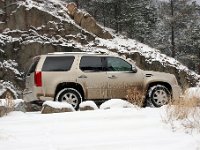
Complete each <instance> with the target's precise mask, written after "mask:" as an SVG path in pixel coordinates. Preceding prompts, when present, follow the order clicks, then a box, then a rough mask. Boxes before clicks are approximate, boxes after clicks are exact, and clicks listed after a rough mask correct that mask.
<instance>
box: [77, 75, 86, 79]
mask: <svg viewBox="0 0 200 150" xmlns="http://www.w3.org/2000/svg"><path fill="white" fill-rule="evenodd" d="M78 78H82V79H85V78H87V76H86V75H81V76H79V77H78Z"/></svg>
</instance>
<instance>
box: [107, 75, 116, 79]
mask: <svg viewBox="0 0 200 150" xmlns="http://www.w3.org/2000/svg"><path fill="white" fill-rule="evenodd" d="M108 78H110V79H116V78H117V77H116V76H115V75H109V76H108Z"/></svg>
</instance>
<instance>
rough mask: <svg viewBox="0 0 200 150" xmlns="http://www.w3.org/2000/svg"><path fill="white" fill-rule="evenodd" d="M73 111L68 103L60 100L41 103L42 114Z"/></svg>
mask: <svg viewBox="0 0 200 150" xmlns="http://www.w3.org/2000/svg"><path fill="white" fill-rule="evenodd" d="M73 111H75V110H74V108H73V107H72V105H70V104H68V103H61V102H51V101H47V102H45V103H44V104H43V108H42V111H41V113H42V114H51V113H62V112H73Z"/></svg>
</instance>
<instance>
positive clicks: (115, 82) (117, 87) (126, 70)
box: [105, 57, 143, 98]
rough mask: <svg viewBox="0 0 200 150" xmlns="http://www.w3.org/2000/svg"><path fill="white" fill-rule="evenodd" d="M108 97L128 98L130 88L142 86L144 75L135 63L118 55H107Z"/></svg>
mask: <svg viewBox="0 0 200 150" xmlns="http://www.w3.org/2000/svg"><path fill="white" fill-rule="evenodd" d="M105 61H106V74H107V84H108V89H107V90H108V91H107V95H108V98H126V96H127V92H128V89H133V88H139V89H141V88H142V85H143V75H142V73H141V72H140V70H138V71H136V69H134V70H133V65H132V64H130V63H128V62H126V61H125V60H123V59H121V58H118V57H106V58H105Z"/></svg>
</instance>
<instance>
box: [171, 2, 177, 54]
mask: <svg viewBox="0 0 200 150" xmlns="http://www.w3.org/2000/svg"><path fill="white" fill-rule="evenodd" d="M170 7H171V51H172V57H175V56H176V50H175V35H174V2H173V0H171V6H170Z"/></svg>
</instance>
